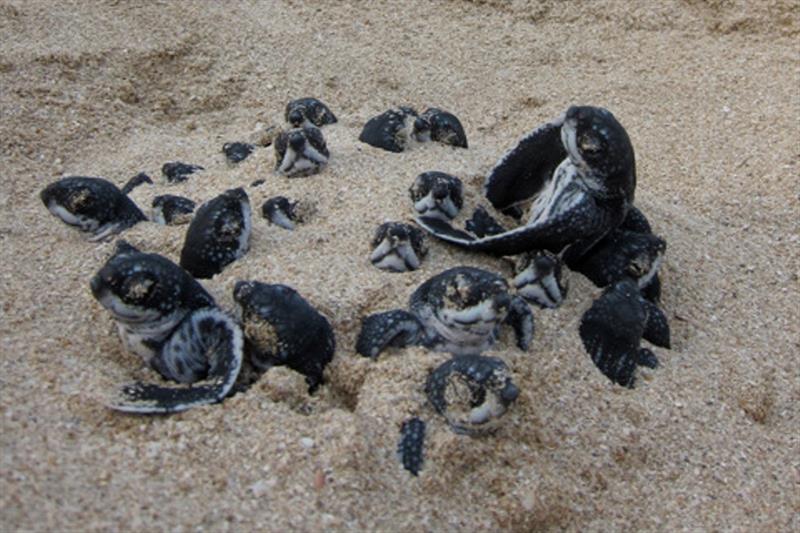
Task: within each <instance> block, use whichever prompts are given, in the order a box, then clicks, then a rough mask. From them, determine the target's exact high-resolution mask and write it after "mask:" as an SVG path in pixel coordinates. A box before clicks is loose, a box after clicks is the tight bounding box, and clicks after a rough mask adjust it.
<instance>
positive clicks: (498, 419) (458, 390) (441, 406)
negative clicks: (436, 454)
mask: <svg viewBox="0 0 800 533" xmlns="http://www.w3.org/2000/svg"><path fill="white" fill-rule="evenodd" d="M425 395H426V397H427V400H428V403H429V404H430V405H431V406H432V407H433V408H434V410H435V411H436V412H437V413H438V414H440V415H442V416H443V417H444V419H445V420H446V421H447V424H448V426H449V427H450V429H452V430H453V431H454V432H456V433H459V434H462V435H468V436H471V437H479V436H484V435H487V434H490V433H492V432H495V431H496V430H497V429H499V427H500V426H501V424H502V423H503V422H504V415H505V414H506V412H507V411H508V409H509V408H510V407H511V405H513V404H514V402H515V401H516V400H517V398H518V397H519V389H518V388H517V386H516V385H515V384H514V382H513V380H512V378H511V372H510V370H509V368H508V366H507V365H506V364H505V362H503V360H502V359H500V358H498V357H489V356H483V355H463V356H456V357H453V358H452V359H449V360H447V361H445V362H444V363H442V364H441V365H439V366H438V367H437V368H436V369H434V370H433V371H431V372H430V373H429V374H428V378H427V380H426V382H425ZM425 429H426V424H425V422H424V421H423V420H422V419H421V418H419V417H418V416H415V417H412V418H409V419H408V420H405V421H404V422H403V424H402V426H401V428H400V441H399V443H398V446H397V454H398V457H399V459H400V462H401V464H402V465H403V468H405V469H406V470H408V471H409V472H410V473H411V474H412V475H415V476H417V475H419V472H420V470H421V469H422V466H423V464H424V439H425Z"/></svg>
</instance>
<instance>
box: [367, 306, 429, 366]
mask: <svg viewBox="0 0 800 533" xmlns="http://www.w3.org/2000/svg"><path fill="white" fill-rule="evenodd" d="M423 332H424V328H423V327H422V324H420V322H419V320H418V319H417V318H416V317H415V316H414V315H412V314H411V313H409V312H408V311H403V310H400V309H397V310H394V311H386V312H384V313H376V314H374V315H370V316H368V317H365V318H364V319H363V320H362V321H361V332H360V333H359V334H358V340H357V341H356V351H357V352H358V353H360V354H361V355H363V356H364V357H371V358H373V359H374V358H376V357H378V355H379V354H380V353H381V352H382V351H383V350H385V349H386V347H388V346H397V347H404V346H408V345H411V344H419V343H420V342H421V340H422V337H423Z"/></svg>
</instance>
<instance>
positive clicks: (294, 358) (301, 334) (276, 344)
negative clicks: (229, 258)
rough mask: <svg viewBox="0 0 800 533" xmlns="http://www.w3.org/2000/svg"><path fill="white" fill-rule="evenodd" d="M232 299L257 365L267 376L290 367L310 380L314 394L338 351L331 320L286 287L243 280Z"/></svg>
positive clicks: (247, 345)
mask: <svg viewBox="0 0 800 533" xmlns="http://www.w3.org/2000/svg"><path fill="white" fill-rule="evenodd" d="M233 298H234V300H236V303H237V304H238V305H239V307H240V308H241V317H242V329H243V330H244V338H245V341H246V344H245V346H246V350H247V353H248V355H249V357H250V360H251V361H252V363H253V365H254V366H255V367H256V368H258V369H259V370H262V371H264V370H267V369H268V368H270V367H272V366H275V365H286V366H288V367H289V368H291V369H293V370H296V371H297V372H300V373H301V374H303V375H304V376H306V383H308V391H309V393H312V392H314V391H315V390H316V389H317V387H319V385H320V384H321V383H322V382H323V371H324V370H325V366H326V365H327V364H328V363H329V362H331V360H332V359H333V354H334V352H335V350H336V341H335V339H334V335H333V328H331V325H330V323H329V322H328V319H327V318H325V317H324V316H322V314H320V312H319V311H317V310H316V309H314V307H313V306H312V305H311V304H309V303H308V302H307V301H306V300H304V299H303V297H302V296H300V295H299V294H298V293H297V291H295V290H294V289H292V288H291V287H287V286H286V285H269V284H266V283H260V282H257V281H240V282H238V283H237V284H236V286H235V287H234V289H233Z"/></svg>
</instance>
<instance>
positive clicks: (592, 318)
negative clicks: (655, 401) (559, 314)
mask: <svg viewBox="0 0 800 533" xmlns="http://www.w3.org/2000/svg"><path fill="white" fill-rule="evenodd" d="M643 302H645V300H644V298H642V297H641V295H640V294H639V288H638V286H637V285H636V282H635V281H634V280H633V279H631V278H626V279H624V280H622V281H619V282H617V283H615V284H613V285H611V286H610V287H609V288H608V289H606V290H605V292H603V294H601V295H600V297H599V298H597V300H595V301H594V303H592V306H591V307H590V308H589V309H588V310H587V311H586V312H585V313H584V314H583V316H582V317H581V324H580V327H579V329H578V331H579V333H580V336H581V341H583V346H584V348H585V349H586V351H587V352H588V353H589V356H590V357H591V358H592V362H594V364H595V366H597V368H598V369H599V370H600V371H601V372H602V373H603V374H604V375H605V376H606V377H607V378H608V379H610V380H611V381H613V382H614V383H617V384H619V385H622V386H623V387H629V388H633V384H634V381H635V380H636V377H635V375H634V374H635V372H636V367H637V366H638V365H641V364H643V365H645V366H651V364H652V361H653V360H655V356H652V357H649V356H647V354H644V353H642V352H641V349H640V346H639V345H640V342H641V339H642V334H643V332H644V329H645V324H646V321H647V310H646V309H645V307H644V303H643ZM655 361H656V364H657V360H655Z"/></svg>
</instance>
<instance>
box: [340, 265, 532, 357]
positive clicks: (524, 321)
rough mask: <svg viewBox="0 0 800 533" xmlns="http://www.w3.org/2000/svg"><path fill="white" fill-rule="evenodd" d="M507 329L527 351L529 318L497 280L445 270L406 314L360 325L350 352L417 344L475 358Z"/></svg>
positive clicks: (368, 353) (372, 353)
mask: <svg viewBox="0 0 800 533" xmlns="http://www.w3.org/2000/svg"><path fill="white" fill-rule="evenodd" d="M502 324H508V325H510V326H511V327H512V328H513V330H514V333H515V335H516V339H517V346H518V347H519V348H520V349H522V350H527V349H528V346H529V345H530V342H531V339H532V338H533V313H532V312H531V310H530V308H529V307H528V304H527V303H525V301H524V300H523V299H522V298H521V297H520V296H516V295H513V296H512V295H511V294H509V287H508V283H506V281H505V280H504V279H503V278H502V277H501V276H499V275H497V274H494V273H492V272H489V271H486V270H481V269H479V268H473V267H463V266H462V267H455V268H451V269H449V270H445V271H444V272H441V273H439V274H437V275H435V276H433V277H432V278H430V279H428V280H427V281H425V282H424V283H423V284H422V285H420V286H419V287H418V288H417V289H416V290H415V291H414V292H413V293H412V294H411V297H410V299H409V310H408V311H404V310H400V309H397V310H393V311H386V312H382V313H377V314H373V315H370V316H367V317H365V318H364V319H363V321H362V324H361V332H360V333H359V335H358V340H357V342H356V351H357V352H358V353H360V354H361V355H363V356H365V357H372V358H375V357H377V356H378V355H379V354H380V353H381V352H382V351H383V350H384V349H385V348H386V347H387V346H397V347H403V346H407V345H411V344H421V345H423V346H426V347H428V348H431V349H433V350H437V351H444V352H450V353H453V354H455V355H469V354H480V353H482V352H483V351H485V350H486V349H488V348H489V347H490V346H491V345H493V344H494V342H495V341H496V339H497V337H498V335H499V333H500V326H501V325H502Z"/></svg>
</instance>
